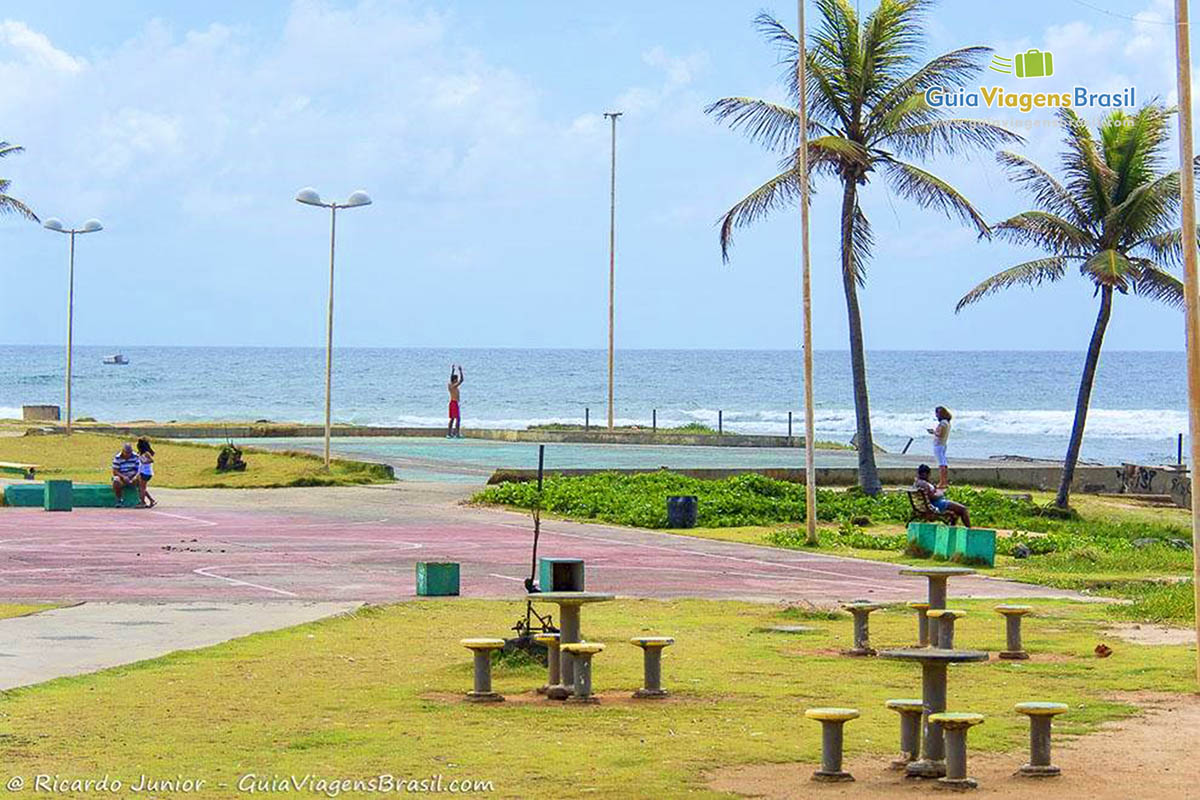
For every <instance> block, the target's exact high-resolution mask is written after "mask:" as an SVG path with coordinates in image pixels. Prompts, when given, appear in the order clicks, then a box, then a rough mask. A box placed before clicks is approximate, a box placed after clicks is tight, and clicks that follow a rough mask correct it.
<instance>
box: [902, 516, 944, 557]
mask: <svg viewBox="0 0 1200 800" xmlns="http://www.w3.org/2000/svg"><path fill="white" fill-rule="evenodd" d="M944 527H945V526H944V525H939V524H937V523H936V522H910V523H908V552H909V553H910V554H911V555H914V556H918V557H920V558H929V557H930V556H931V555H933V548H934V546H935V545H936V544H937V532H938V528H944Z"/></svg>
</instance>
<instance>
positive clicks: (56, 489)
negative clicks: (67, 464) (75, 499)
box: [42, 481, 74, 511]
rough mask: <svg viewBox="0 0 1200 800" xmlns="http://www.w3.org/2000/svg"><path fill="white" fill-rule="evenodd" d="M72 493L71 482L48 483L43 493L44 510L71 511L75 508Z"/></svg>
mask: <svg viewBox="0 0 1200 800" xmlns="http://www.w3.org/2000/svg"><path fill="white" fill-rule="evenodd" d="M72 493H73V489H72V485H71V482H70V481H46V484H45V489H44V491H43V493H42V508H44V509H46V510H47V511H70V510H71V509H72V508H73V507H74V506H73V504H72Z"/></svg>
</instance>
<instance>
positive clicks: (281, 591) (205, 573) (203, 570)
mask: <svg viewBox="0 0 1200 800" xmlns="http://www.w3.org/2000/svg"><path fill="white" fill-rule="evenodd" d="M250 566H254V567H277V566H292V565H291V564H252V565H250ZM211 569H228V567H221V566H215V567H200V568H199V569H194V570H192V572H193V573H195V574H196V575H203V576H204V577H206V578H216V579H217V580H219V581H226V582H228V583H232V584H233V585H234V586H249V587H250V588H252V589H262V590H263V591H265V592H275V593H276V594H282V595H285V596H287V597H298V596H299V595H297V594H296V593H295V592H289V591H286V590H284V589H276V588H274V587H271V586H263V585H262V584H260V583H251V582H250V581H243V580H238V579H237V578H230V577H227V576H225V575H214V574H212V573H211V572H208V570H211Z"/></svg>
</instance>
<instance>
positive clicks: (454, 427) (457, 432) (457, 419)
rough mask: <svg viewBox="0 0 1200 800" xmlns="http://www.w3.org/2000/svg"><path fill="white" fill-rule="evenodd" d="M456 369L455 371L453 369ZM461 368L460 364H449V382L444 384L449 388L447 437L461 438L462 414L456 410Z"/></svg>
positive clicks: (461, 380)
mask: <svg viewBox="0 0 1200 800" xmlns="http://www.w3.org/2000/svg"><path fill="white" fill-rule="evenodd" d="M456 369H457V370H458V372H457V373H455V370H456ZM462 382H463V370H462V367H461V366H458V365H455V364H451V365H450V383H448V384H446V388H447V389H449V390H450V422H449V424H448V425H446V438H447V439H461V438H462V414H461V413H460V412H459V410H458V387H460V386H462Z"/></svg>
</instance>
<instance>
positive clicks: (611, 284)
mask: <svg viewBox="0 0 1200 800" xmlns="http://www.w3.org/2000/svg"><path fill="white" fill-rule="evenodd" d="M621 113H622V112H620V111H609V112H607V113H605V115H604V116H605V117H607V118H609V119H611V120H612V162H611V170H610V174H609V184H608V199H609V204H608V429H609V430H610V431H611V430H612V428H613V327H614V317H615V314H614V310H613V309H614V300H615V298H614V295H615V294H616V286H617V250H616V244H617V118H618V117H620V116H621Z"/></svg>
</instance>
